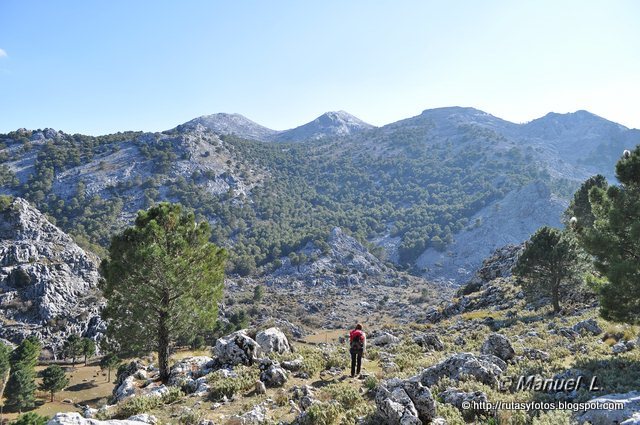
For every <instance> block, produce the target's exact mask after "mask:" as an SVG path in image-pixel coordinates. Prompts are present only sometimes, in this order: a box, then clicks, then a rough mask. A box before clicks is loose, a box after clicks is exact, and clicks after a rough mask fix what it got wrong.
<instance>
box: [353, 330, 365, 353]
mask: <svg viewBox="0 0 640 425" xmlns="http://www.w3.org/2000/svg"><path fill="white" fill-rule="evenodd" d="M350 344H351V346H350V348H351V351H362V350H363V348H364V335H363V334H362V332H354V333H353V336H352V338H351V343H350Z"/></svg>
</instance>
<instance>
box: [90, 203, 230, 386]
mask: <svg viewBox="0 0 640 425" xmlns="http://www.w3.org/2000/svg"><path fill="white" fill-rule="evenodd" d="M210 233H211V232H210V227H209V224H208V223H207V222H204V221H203V222H200V223H197V222H196V220H195V217H194V215H193V213H192V212H185V211H183V209H182V207H181V206H180V205H179V204H170V203H166V202H164V203H161V204H159V205H157V206H154V207H152V208H150V209H149V210H147V211H141V212H140V213H139V214H138V217H137V218H136V221H135V226H133V227H129V228H128V229H126V230H125V231H124V232H123V233H121V234H119V235H117V236H115V237H114V238H113V239H112V241H111V246H110V248H109V254H110V255H109V259H108V260H105V261H103V263H102V267H101V268H102V272H103V274H104V277H105V280H104V282H103V284H102V290H103V293H104V296H105V297H106V298H107V307H106V308H105V309H104V311H103V317H104V318H105V319H106V320H108V322H109V328H108V336H109V337H110V338H112V339H113V340H114V341H115V342H116V343H118V344H119V345H120V348H121V350H122V351H123V352H125V353H127V354H142V353H145V352H149V351H153V350H155V351H157V353H158V366H159V369H160V378H161V379H162V381H163V382H166V381H167V380H168V378H169V348H170V346H171V345H172V344H173V343H174V342H175V341H176V340H177V339H179V338H186V337H188V336H189V335H192V334H193V332H194V329H197V330H198V331H205V332H206V331H208V330H213V328H214V326H215V323H216V318H217V312H218V302H219V301H220V299H221V297H222V290H223V278H224V260H225V258H226V252H225V251H224V250H223V249H221V248H218V247H217V246H215V245H214V244H212V243H210V242H209V237H210Z"/></svg>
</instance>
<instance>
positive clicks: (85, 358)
mask: <svg viewBox="0 0 640 425" xmlns="http://www.w3.org/2000/svg"><path fill="white" fill-rule="evenodd" d="M84 366H85V367H86V366H87V355H86V354H85V355H84Z"/></svg>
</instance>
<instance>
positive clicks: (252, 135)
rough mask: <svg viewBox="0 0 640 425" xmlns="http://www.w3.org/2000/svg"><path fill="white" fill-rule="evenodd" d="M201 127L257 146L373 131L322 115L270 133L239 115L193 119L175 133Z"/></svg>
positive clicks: (335, 114)
mask: <svg viewBox="0 0 640 425" xmlns="http://www.w3.org/2000/svg"><path fill="white" fill-rule="evenodd" d="M197 126H201V127H203V128H205V129H207V130H210V131H212V132H213V133H215V134H218V135H235V136H238V137H242V138H245V139H252V140H259V141H261V142H301V141H308V140H317V139H322V138H327V137H346V136H351V135H354V134H356V133H358V132H361V131H364V130H369V129H372V128H375V127H374V126H373V125H371V124H367V123H366V122H364V121H362V120H361V119H359V118H357V117H355V116H353V115H351V114H349V113H348V112H345V111H330V112H325V113H324V114H322V115H320V116H319V117H318V118H316V119H314V120H313V121H310V122H308V123H306V124H303V125H300V126H298V127H295V128H291V129H288V130H282V131H277V130H272V129H270V128H267V127H264V126H262V125H260V124H257V123H255V122H253V121H251V120H250V119H248V118H246V117H244V116H242V115H240V114H225V113H218V114H213V115H205V116H202V117H198V118H195V119H193V120H191V121H189V122H187V123H184V124H181V125H179V126H178V127H177V128H176V129H177V130H179V131H184V130H185V129H195V128H197Z"/></svg>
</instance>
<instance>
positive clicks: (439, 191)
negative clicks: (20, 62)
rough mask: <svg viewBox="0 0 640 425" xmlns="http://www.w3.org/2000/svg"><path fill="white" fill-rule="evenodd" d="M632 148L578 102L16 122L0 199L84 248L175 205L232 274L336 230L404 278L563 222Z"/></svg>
mask: <svg viewBox="0 0 640 425" xmlns="http://www.w3.org/2000/svg"><path fill="white" fill-rule="evenodd" d="M287 132H289V133H287ZM283 134H288V135H287V136H286V137H285V136H283ZM277 137H283V138H285V139H286V140H292V141H295V143H293V142H291V143H289V142H285V141H280V142H277V143H274V142H275V141H277V140H278V139H277ZM316 137H317V138H316ZM303 138H306V139H304V140H303ZM256 139H261V140H264V141H267V143H265V142H262V141H260V140H256ZM638 143H640V131H638V130H629V129H627V128H625V127H624V126H621V125H618V124H615V123H611V122H610V121H607V120H605V119H602V118H600V117H597V116H595V115H593V114H590V113H588V112H584V111H579V112H576V113H573V114H549V115H547V116H545V117H542V118H540V119H538V120H534V121H532V122H530V123H528V124H514V123H510V122H508V121H505V120H502V119H500V118H497V117H494V116H492V115H490V114H487V113H485V112H482V111H479V110H477V109H473V108H461V107H450V108H438V109H431V110H426V111H424V112H422V113H421V114H420V115H418V116H415V117H411V118H408V119H405V120H401V121H398V122H395V123H392V124H388V125H385V126H383V127H379V128H371V127H370V126H368V125H366V124H363V123H361V122H360V121H359V120H357V119H355V118H353V117H351V116H349V115H348V114H345V113H337V114H335V115H333V116H332V115H331V114H325V115H323V116H322V117H320V118H319V119H318V120H316V121H314V122H312V123H308V124H305V125H303V126H300V127H297V128H296V129H293V130H287V131H285V132H274V131H273V130H269V129H267V128H265V127H262V126H259V125H258V124H255V123H253V122H251V121H250V120H247V119H246V118H244V117H242V116H239V115H229V114H217V115H212V116H208V117H201V118H197V119H195V120H192V121H190V122H189V123H186V124H183V125H181V126H178V127H176V128H175V129H173V130H169V131H165V132H162V133H118V134H114V135H109V136H101V137H89V136H82V135H68V134H65V133H63V132H57V131H54V130H51V129H47V130H37V131H32V130H24V129H23V130H19V131H16V132H12V133H9V134H7V135H0V183H2V186H0V193H10V194H15V195H20V196H23V197H26V198H27V199H29V200H30V201H31V202H33V203H34V204H36V205H37V206H38V208H40V209H41V210H42V211H44V212H46V213H47V214H49V215H50V216H52V217H54V218H55V219H56V220H57V224H58V225H59V226H60V227H61V228H63V229H64V230H65V231H68V232H70V233H72V234H73V235H74V237H75V238H76V240H78V241H80V242H81V243H83V244H84V245H85V246H92V248H94V247H96V245H97V244H100V245H102V246H104V245H105V244H106V243H108V240H109V237H110V235H111V234H112V233H113V232H114V231H116V230H118V229H121V228H122V226H123V225H124V224H126V223H130V222H131V220H132V218H133V217H134V214H135V212H136V211H137V210H138V209H140V208H146V207H147V206H148V205H151V204H152V203H154V202H157V201H161V200H170V201H179V202H182V203H183V204H185V205H186V206H188V207H191V208H194V209H195V210H196V212H197V213H198V214H199V215H200V216H201V217H203V218H206V219H208V220H209V221H210V222H211V224H212V227H213V239H214V241H216V242H218V243H220V244H223V245H225V246H228V247H229V248H230V250H231V252H232V256H231V264H232V265H231V266H230V269H231V270H233V271H235V272H237V273H241V274H255V273H260V271H261V267H262V266H265V267H267V266H269V265H270V264H272V263H273V262H275V261H276V260H277V259H279V258H280V257H282V256H286V255H288V254H289V253H291V252H296V251H297V250H299V249H301V248H303V247H304V246H305V245H306V244H307V243H308V242H310V241H312V242H314V243H315V242H317V243H320V244H321V243H322V241H323V240H326V238H328V235H329V234H330V232H331V230H332V229H333V228H334V227H341V228H342V229H343V231H344V232H345V233H347V234H348V235H350V236H354V237H355V238H357V239H358V240H359V241H360V242H363V243H364V242H368V243H369V246H368V248H369V249H371V250H373V251H376V254H377V255H378V256H380V257H385V258H387V259H388V260H390V261H391V262H393V263H395V264H397V265H401V266H402V267H405V268H407V269H408V270H411V271H412V272H413V273H414V274H424V275H425V276H427V277H429V278H439V277H440V278H442V277H446V278H447V279H454V280H456V281H464V280H465V279H467V278H468V276H469V273H471V272H472V271H473V269H474V268H475V267H477V266H479V264H480V262H481V260H482V258H483V257H484V256H485V255H488V254H489V253H490V252H491V251H492V250H493V249H495V248H498V247H499V246H501V245H503V244H504V243H505V242H513V243H515V242H520V241H522V240H524V239H526V238H527V237H528V235H529V233H531V232H532V231H533V230H534V229H535V227H537V226H538V225H542V224H550V225H558V224H559V219H560V217H559V214H560V212H561V210H562V209H564V206H565V205H566V204H567V202H568V200H569V197H570V196H571V195H572V193H573V191H574V190H575V189H576V188H577V187H578V185H579V184H580V182H581V181H583V180H584V179H586V178H587V177H589V176H591V175H593V174H596V173H602V174H604V175H606V176H608V177H609V178H610V179H612V178H613V176H612V170H613V167H614V165H615V162H616V160H617V159H618V158H619V156H620V155H621V153H622V151H623V150H624V149H628V148H632V147H634V146H635V145H636V144H638ZM534 206H535V207H534ZM92 244H93V245H92ZM96 249H98V250H99V249H100V248H96Z"/></svg>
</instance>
